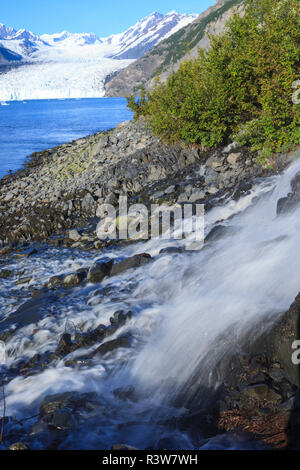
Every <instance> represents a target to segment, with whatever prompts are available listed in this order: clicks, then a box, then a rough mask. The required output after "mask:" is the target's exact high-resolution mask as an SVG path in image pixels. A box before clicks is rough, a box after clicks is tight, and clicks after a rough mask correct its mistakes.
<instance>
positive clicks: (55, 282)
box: [45, 275, 64, 287]
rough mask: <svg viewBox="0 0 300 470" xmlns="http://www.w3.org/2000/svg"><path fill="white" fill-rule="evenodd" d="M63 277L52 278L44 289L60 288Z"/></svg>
mask: <svg viewBox="0 0 300 470" xmlns="http://www.w3.org/2000/svg"><path fill="white" fill-rule="evenodd" d="M63 278H64V277H63V275H60V276H52V277H51V278H50V279H49V281H48V282H47V283H46V284H45V285H46V287H57V286H60V285H61V284H62V282H63Z"/></svg>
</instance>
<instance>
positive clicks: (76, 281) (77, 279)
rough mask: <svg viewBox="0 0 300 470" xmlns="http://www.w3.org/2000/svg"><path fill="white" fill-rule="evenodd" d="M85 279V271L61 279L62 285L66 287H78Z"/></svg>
mask: <svg viewBox="0 0 300 470" xmlns="http://www.w3.org/2000/svg"><path fill="white" fill-rule="evenodd" d="M85 278H86V272H85V271H82V272H76V273H73V274H68V275H67V276H66V277H64V278H63V280H62V284H63V285H64V286H66V287H76V286H79V285H80V284H81V283H82V282H83V281H84V279H85Z"/></svg>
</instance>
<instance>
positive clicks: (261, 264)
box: [0, 160, 300, 448]
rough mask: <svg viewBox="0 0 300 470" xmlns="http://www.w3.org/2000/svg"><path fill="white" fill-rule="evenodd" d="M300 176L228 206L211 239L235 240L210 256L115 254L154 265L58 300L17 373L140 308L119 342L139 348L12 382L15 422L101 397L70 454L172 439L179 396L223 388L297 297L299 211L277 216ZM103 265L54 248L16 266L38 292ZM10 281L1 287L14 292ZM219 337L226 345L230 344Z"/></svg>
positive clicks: (18, 351)
mask: <svg viewBox="0 0 300 470" xmlns="http://www.w3.org/2000/svg"><path fill="white" fill-rule="evenodd" d="M299 171H300V160H296V161H295V162H294V163H293V164H292V165H291V166H290V167H289V168H288V169H287V170H286V171H285V172H284V174H282V175H280V176H275V177H270V178H266V179H264V180H261V181H260V182H258V183H257V184H256V186H255V187H254V188H253V189H252V191H251V193H250V194H248V195H246V196H244V197H242V198H241V199H240V200H239V201H233V200H229V201H227V202H224V204H223V205H219V206H217V207H215V208H213V209H212V210H211V211H210V212H208V213H207V214H206V221H205V222H206V231H207V232H209V231H210V229H211V228H212V227H213V226H214V225H215V224H216V223H221V224H222V225H225V226H227V227H228V228H229V229H230V231H229V232H228V235H226V236H224V237H223V238H221V239H219V240H217V241H214V242H212V243H211V244H209V243H208V244H206V245H205V246H204V249H202V250H201V251H198V252H191V253H182V254H164V255H160V256H156V255H157V254H158V252H159V251H160V249H161V248H163V247H165V246H166V244H167V242H166V241H162V240H150V241H148V242H145V243H139V244H137V245H135V246H130V247H127V248H125V249H122V250H119V251H113V252H111V253H108V254H106V255H108V256H110V257H112V258H115V257H119V256H129V255H132V254H136V253H142V252H148V253H150V254H151V255H152V256H155V259H154V261H153V262H152V263H151V264H149V265H146V266H143V267H141V268H139V269H136V270H133V271H129V272H126V273H124V274H123V275H121V276H117V277H113V278H110V279H106V280H105V281H104V282H103V283H102V286H101V287H103V288H105V289H106V294H105V296H104V297H103V296H102V297H101V292H100V293H98V294H97V293H96V296H95V291H97V290H99V287H100V286H92V285H88V286H86V287H79V288H76V289H74V291H73V295H72V298H71V300H70V296H68V297H65V298H64V297H62V298H60V299H58V300H57V301H56V302H55V303H54V304H53V307H52V314H50V313H49V312H48V314H47V315H46V316H44V317H43V318H42V319H41V320H39V321H37V322H35V323H34V324H29V325H27V326H24V327H23V328H22V329H21V330H18V332H17V333H16V334H15V335H14V336H13V337H12V338H11V339H10V340H9V341H8V343H7V354H8V365H12V364H13V363H14V361H16V360H17V359H20V358H23V359H24V358H27V359H29V358H30V357H32V356H33V355H34V354H35V353H37V352H44V351H48V350H52V351H53V350H54V349H55V348H56V345H57V342H58V339H59V337H60V335H61V334H62V333H63V332H64V331H65V330H66V328H67V331H70V332H71V333H72V332H73V331H72V329H73V326H74V325H76V327H77V328H82V330H83V331H87V330H88V329H89V328H94V327H96V326H98V325H99V324H101V323H103V324H105V325H108V324H109V319H110V317H111V316H112V314H113V313H114V312H115V311H116V310H120V309H124V311H128V310H132V312H133V318H132V319H131V320H130V322H128V323H126V325H125V326H123V327H122V328H121V329H119V330H118V331H117V333H116V334H115V336H114V337H118V336H119V335H121V334H124V333H128V334H130V335H131V337H132V339H133V347H132V348H131V349H128V350H127V349H126V350H124V349H123V350H118V352H116V353H114V354H113V355H112V356H110V357H109V358H108V359H105V360H100V359H97V360H96V361H93V362H92V363H91V364H90V365H88V366H87V365H85V366H82V367H80V366H78V367H76V368H70V367H66V365H65V359H64V360H61V361H58V362H56V363H52V364H51V365H50V366H48V367H47V368H46V369H45V370H44V371H42V372H40V373H37V374H36V375H32V376H29V377H23V376H22V377H17V378H14V379H13V380H12V381H11V382H10V383H9V384H8V385H7V387H6V395H7V399H6V400H7V408H8V412H7V414H9V415H14V416H16V417H18V418H20V417H26V416H30V415H31V414H33V413H36V412H37V410H38V407H39V404H40V402H41V400H42V398H43V397H44V396H46V395H49V394H52V393H58V392H65V391H84V392H87V391H93V392H97V394H99V396H100V397H101V400H102V408H101V407H100V411H99V410H98V411H97V413H96V415H95V416H96V417H95V420H96V421H95V422H94V428H93V430H91V426H92V425H91V423H90V424H89V427H88V432H85V433H84V432H83V431H82V428H80V429H77V430H76V432H73V433H71V434H70V436H69V438H68V439H69V440H68V441H67V442H66V443H65V444H64V446H63V447H67V448H101V446H105V447H106V448H107V446H109V445H112V444H114V443H119V442H125V443H126V444H129V445H135V446H141V447H143V448H144V447H145V446H149V445H154V446H155V445H156V444H157V441H155V439H157V436H161V435H164V434H162V431H161V430H160V429H159V427H158V425H156V424H155V422H157V420H161V419H162V418H170V417H171V416H174V413H176V411H174V409H172V408H171V399H172V398H173V397H174V396H175V395H176V393H177V392H178V391H180V390H181V389H182V387H183V388H184V386H185V385H186V384H188V383H189V379H190V378H191V377H192V376H194V375H195V372H196V381H197V383H198V386H200V385H202V386H203V387H205V388H207V389H209V388H211V387H214V386H215V385H216V384H215V383H212V381H211V371H212V370H213V368H214V365H215V364H216V363H217V362H219V361H220V360H222V358H223V357H224V355H225V354H226V353H228V351H229V350H230V349H231V348H232V347H233V344H239V343H242V341H243V339H244V338H245V336H246V335H247V333H248V332H249V330H250V328H252V327H253V326H255V325H256V324H258V323H260V322H262V321H263V320H264V319H268V322H269V321H270V319H271V321H272V320H274V321H276V320H277V319H278V318H279V316H280V314H282V313H283V312H285V311H286V310H287V309H288V308H289V306H290V304H291V303H292V301H293V300H294V298H295V297H296V295H297V294H298V292H299V290H300V284H299V278H300V276H299V274H300V251H299V249H298V246H299V233H300V207H297V208H296V209H295V210H294V211H292V212H290V213H288V214H285V215H284V216H280V217H277V215H276V207H277V201H278V200H279V199H280V198H281V197H284V196H286V195H287V194H288V193H289V191H290V183H291V181H292V179H293V178H294V176H295V175H296V174H297V173H298V172H299ZM220 221H221V222H220ZM176 243H178V244H184V243H185V241H184V240H183V241H180V242H179V241H178V242H176ZM174 244H175V243H174V242H173V243H172V246H174ZM95 259H99V256H98V257H93V255H91V254H84V255H83V254H82V253H80V252H77V253H76V252H73V255H72V259H71V258H70V252H69V251H68V250H64V251H60V252H59V251H57V250H56V249H49V250H47V251H45V252H44V253H43V254H42V255H41V256H40V257H36V258H34V257H33V258H31V259H22V260H19V261H17V262H14V264H13V263H12V265H11V266H8V267H7V268H8V269H11V268H13V269H14V268H15V269H18V270H21V269H25V275H28V274H30V273H32V274H33V277H34V279H33V281H32V284H33V285H37V286H41V285H42V284H43V283H44V282H45V281H46V280H48V279H49V277H51V276H52V275H54V274H55V275H56V274H60V273H66V272H70V271H74V270H76V269H78V268H80V267H85V266H89V265H90V264H91V263H92V262H93V261H94V260H95ZM10 283H11V281H9V280H6V281H3V288H4V289H5V292H8V288H9V287H10ZM0 307H1V308H2V309H3V315H5V316H6V315H8V314H9V313H10V312H12V311H13V310H14V309H15V308H16V305H15V300H14V299H11V298H7V297H5V296H4V297H3V299H2V300H0ZM66 322H67V326H66ZM221 335H222V337H223V339H224V338H225V339H226V340H225V341H224V340H223V341H220V336H221ZM114 337H112V338H114ZM112 338H111V337H110V338H109V339H108V340H111V339H112ZM97 346H99V344H96V345H95V346H93V347H92V348H90V349H89V350H88V351H91V350H94V349H95V348H96V347H97ZM82 353H83V351H82V350H80V351H76V353H73V354H72V355H71V356H72V357H75V356H76V355H77V356H78V355H79V354H81V355H82ZM67 359H70V356H68V358H67ZM126 386H134V387H135V389H136V390H137V392H138V394H139V396H140V397H141V398H140V400H139V401H138V402H137V403H135V404H131V405H130V406H129V405H128V404H124V403H122V402H120V401H118V400H117V399H116V398H115V397H113V396H112V394H111V392H112V390H114V389H115V388H117V387H126ZM185 392H186V393H188V390H185ZM108 410H109V411H108ZM177 412H180V410H178V411H177ZM154 417H156V418H157V419H154ZM79 436H80V437H79ZM172 437H173V438H175V437H174V435H173V436H172ZM179 441H180V442H181V445H182V448H187V447H192V444H191V443H190V442H189V441H188V438H187V437H186V436H185V435H181V436H180V438H179ZM179 441H176V442H177V444H176V445H177V446H180V444H178V442H179ZM155 442H156V444H155Z"/></svg>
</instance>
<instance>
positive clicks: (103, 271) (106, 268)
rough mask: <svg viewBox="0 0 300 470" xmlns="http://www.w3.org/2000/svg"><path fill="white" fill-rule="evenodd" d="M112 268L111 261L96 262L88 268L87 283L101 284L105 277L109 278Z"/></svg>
mask: <svg viewBox="0 0 300 470" xmlns="http://www.w3.org/2000/svg"><path fill="white" fill-rule="evenodd" d="M112 267H113V260H109V261H107V260H103V261H101V260H100V261H97V262H96V263H95V264H93V265H92V266H91V267H90V269H89V271H88V275H87V282H91V283H93V284H96V283H98V282H102V281H103V279H104V278H105V277H106V276H109V275H110V274H111V271H112Z"/></svg>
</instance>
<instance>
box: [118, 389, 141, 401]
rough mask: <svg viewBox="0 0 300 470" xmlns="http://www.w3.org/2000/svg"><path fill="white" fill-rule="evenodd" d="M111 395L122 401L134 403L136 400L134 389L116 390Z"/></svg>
mask: <svg viewBox="0 0 300 470" xmlns="http://www.w3.org/2000/svg"><path fill="white" fill-rule="evenodd" d="M113 394H114V396H115V397H117V398H119V400H122V401H132V402H135V401H136V400H137V396H136V391H135V389H134V387H131V386H129V387H124V388H116V389H115V390H113Z"/></svg>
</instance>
